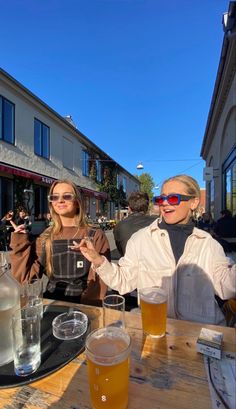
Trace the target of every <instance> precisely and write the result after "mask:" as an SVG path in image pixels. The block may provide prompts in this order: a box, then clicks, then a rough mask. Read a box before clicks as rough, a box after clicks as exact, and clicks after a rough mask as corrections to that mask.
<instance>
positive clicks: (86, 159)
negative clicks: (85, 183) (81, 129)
mask: <svg viewBox="0 0 236 409" xmlns="http://www.w3.org/2000/svg"><path fill="white" fill-rule="evenodd" d="M89 160H90V156H89V154H88V152H87V151H82V166H83V167H82V173H83V175H84V176H89Z"/></svg>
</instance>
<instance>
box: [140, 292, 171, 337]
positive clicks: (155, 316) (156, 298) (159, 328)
mask: <svg viewBox="0 0 236 409" xmlns="http://www.w3.org/2000/svg"><path fill="white" fill-rule="evenodd" d="M139 296H140V307H141V315H142V326H143V331H144V332H145V333H146V334H147V335H150V336H152V337H155V338H161V337H163V336H164V335H165V332H166V315H167V294H166V292H165V291H164V290H162V289H161V288H159V287H149V288H143V289H142V290H139Z"/></svg>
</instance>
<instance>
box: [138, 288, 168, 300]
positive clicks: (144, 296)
mask: <svg viewBox="0 0 236 409" xmlns="http://www.w3.org/2000/svg"><path fill="white" fill-rule="evenodd" d="M140 298H141V300H143V301H145V302H147V303H150V304H162V303H164V302H166V295H165V294H161V293H160V292H156V291H155V290H151V289H150V290H149V291H143V292H140Z"/></svg>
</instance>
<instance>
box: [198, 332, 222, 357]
mask: <svg viewBox="0 0 236 409" xmlns="http://www.w3.org/2000/svg"><path fill="white" fill-rule="evenodd" d="M222 346H223V334H222V332H217V331H213V330H211V329H208V328H202V329H201V332H200V335H199V337H198V339H197V351H198V352H200V353H202V354H204V355H208V356H211V357H213V358H217V359H221V352H222Z"/></svg>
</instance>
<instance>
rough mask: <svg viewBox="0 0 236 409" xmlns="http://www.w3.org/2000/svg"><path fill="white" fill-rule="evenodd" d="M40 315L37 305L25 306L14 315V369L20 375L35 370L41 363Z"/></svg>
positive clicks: (28, 373)
mask: <svg viewBox="0 0 236 409" xmlns="http://www.w3.org/2000/svg"><path fill="white" fill-rule="evenodd" d="M40 323H41V321H40V315H39V313H38V309H37V307H29V306H27V307H24V308H21V309H19V310H16V312H15V314H14V315H13V316H12V335H13V357H14V369H15V373H16V375H18V376H27V375H30V374H32V373H33V372H35V371H36V370H37V369H38V367H39V366H40V364H41V346H40Z"/></svg>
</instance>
